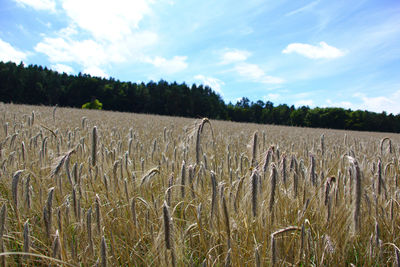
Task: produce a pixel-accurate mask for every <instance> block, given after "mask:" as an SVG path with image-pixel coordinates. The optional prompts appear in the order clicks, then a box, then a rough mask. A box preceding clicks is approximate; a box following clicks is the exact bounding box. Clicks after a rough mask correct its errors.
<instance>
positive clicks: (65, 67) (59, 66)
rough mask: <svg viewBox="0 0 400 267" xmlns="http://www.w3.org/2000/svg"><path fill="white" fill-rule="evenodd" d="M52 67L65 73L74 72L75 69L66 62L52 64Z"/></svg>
mask: <svg viewBox="0 0 400 267" xmlns="http://www.w3.org/2000/svg"><path fill="white" fill-rule="evenodd" d="M51 69H53V70H56V71H58V72H59V73H64V72H65V73H67V74H72V73H74V69H73V68H72V67H71V66H68V65H64V64H55V65H51Z"/></svg>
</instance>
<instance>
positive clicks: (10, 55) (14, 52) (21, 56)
mask: <svg viewBox="0 0 400 267" xmlns="http://www.w3.org/2000/svg"><path fill="white" fill-rule="evenodd" d="M26 57H27V54H26V53H24V52H22V51H19V50H18V49H16V48H14V47H13V46H12V45H10V44H9V43H7V42H5V41H3V40H1V39H0V60H1V61H5V62H7V61H12V62H15V63H20V62H21V61H23V60H25V59H26Z"/></svg>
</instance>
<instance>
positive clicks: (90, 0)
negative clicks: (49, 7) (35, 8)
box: [62, 0, 150, 41]
mask: <svg viewBox="0 0 400 267" xmlns="http://www.w3.org/2000/svg"><path fill="white" fill-rule="evenodd" d="M62 6H63V8H64V10H65V12H66V13H67V15H68V16H69V17H70V18H71V19H72V20H73V22H74V23H75V24H77V25H78V26H79V27H80V28H82V29H84V30H87V31H89V32H90V33H91V34H92V35H93V36H94V37H95V38H96V39H100V40H108V41H118V40H124V39H126V36H129V35H130V34H132V33H133V30H135V29H138V25H139V22H140V21H141V20H142V19H143V17H144V15H145V14H148V13H149V12H150V8H149V1H146V0H113V1H109V0H85V1H82V0H64V1H63V4H62Z"/></svg>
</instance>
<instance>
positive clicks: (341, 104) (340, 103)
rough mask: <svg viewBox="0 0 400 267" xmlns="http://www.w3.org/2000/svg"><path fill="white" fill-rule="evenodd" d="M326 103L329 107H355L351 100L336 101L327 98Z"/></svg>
mask: <svg viewBox="0 0 400 267" xmlns="http://www.w3.org/2000/svg"><path fill="white" fill-rule="evenodd" d="M326 103H327V105H326V106H328V107H340V108H346V109H347V108H349V109H354V105H353V104H352V103H351V102H349V101H338V102H334V101H332V100H330V99H327V100H326Z"/></svg>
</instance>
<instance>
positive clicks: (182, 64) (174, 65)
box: [145, 56, 188, 74]
mask: <svg viewBox="0 0 400 267" xmlns="http://www.w3.org/2000/svg"><path fill="white" fill-rule="evenodd" d="M186 59H187V57H186V56H174V57H173V58H172V59H166V58H163V57H155V58H153V59H150V58H149V59H146V60H145V61H146V62H148V63H150V64H152V65H154V66H155V67H157V68H159V69H161V71H163V72H164V73H166V74H172V73H176V72H180V71H182V70H184V69H186V68H187V66H188V64H187V63H186Z"/></svg>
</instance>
